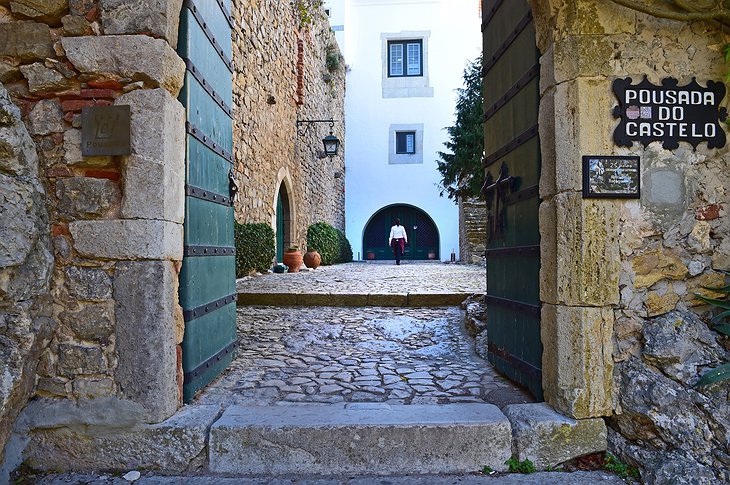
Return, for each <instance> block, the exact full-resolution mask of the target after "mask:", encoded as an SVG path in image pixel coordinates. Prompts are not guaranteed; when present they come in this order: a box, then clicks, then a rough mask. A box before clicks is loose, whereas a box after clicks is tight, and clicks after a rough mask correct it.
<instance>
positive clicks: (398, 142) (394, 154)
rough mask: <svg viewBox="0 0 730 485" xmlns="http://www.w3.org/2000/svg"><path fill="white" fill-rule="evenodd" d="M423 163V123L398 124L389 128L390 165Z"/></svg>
mask: <svg viewBox="0 0 730 485" xmlns="http://www.w3.org/2000/svg"><path fill="white" fill-rule="evenodd" d="M414 163H423V123H398V124H392V125H390V127H389V128H388V164H389V165H400V164H414Z"/></svg>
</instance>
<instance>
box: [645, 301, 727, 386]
mask: <svg viewBox="0 0 730 485" xmlns="http://www.w3.org/2000/svg"><path fill="white" fill-rule="evenodd" d="M644 340H645V344H644V359H645V360H646V362H648V363H650V364H652V365H653V366H654V367H656V368H658V369H661V370H662V372H664V374H666V375H667V376H669V377H671V378H673V379H674V380H676V381H679V382H684V383H686V384H693V383H694V381H695V380H696V379H697V378H698V373H699V372H698V371H699V370H700V369H705V368H711V367H714V366H716V365H719V364H721V363H722V361H723V357H724V356H725V355H726V351H725V350H724V349H723V348H722V347H721V346H720V345H719V344H718V343H717V338H716V336H715V334H714V332H713V331H712V330H710V328H709V327H708V326H707V324H706V323H705V322H703V321H702V320H701V319H700V318H699V317H698V316H697V315H695V314H694V313H692V312H672V313H669V314H667V315H665V316H662V317H660V318H655V319H653V320H651V321H649V322H647V324H646V325H645V326H644Z"/></svg>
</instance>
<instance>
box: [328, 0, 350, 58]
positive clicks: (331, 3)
mask: <svg viewBox="0 0 730 485" xmlns="http://www.w3.org/2000/svg"><path fill="white" fill-rule="evenodd" d="M346 3H347V0H325V1H324V2H322V6H323V7H324V8H325V9H328V10H329V11H330V17H329V18H330V27H332V30H333V31H334V32H335V38H336V39H337V45H339V46H340V52H343V53H344V52H345V29H344V27H345V24H346V22H347V20H346V10H345V4H346Z"/></svg>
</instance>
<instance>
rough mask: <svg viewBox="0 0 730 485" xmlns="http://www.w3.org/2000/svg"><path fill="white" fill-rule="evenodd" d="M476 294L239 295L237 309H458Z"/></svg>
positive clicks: (251, 293) (274, 293) (250, 293)
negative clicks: (276, 307) (336, 307)
mask: <svg viewBox="0 0 730 485" xmlns="http://www.w3.org/2000/svg"><path fill="white" fill-rule="evenodd" d="M473 294H474V293H463V292H462V293H285V292H268V293H258V292H239V293H238V301H237V305H238V306H247V305H263V306H338V307H362V306H385V307H433V306H458V305H460V304H461V302H463V301H464V300H466V299H467V298H469V297H470V296H472V295H473Z"/></svg>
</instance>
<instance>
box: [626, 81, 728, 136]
mask: <svg viewBox="0 0 730 485" xmlns="http://www.w3.org/2000/svg"><path fill="white" fill-rule="evenodd" d="M631 82H632V81H631V78H630V77H627V78H625V79H616V80H615V81H614V82H613V92H614V94H615V95H616V97H617V98H618V106H616V107H615V108H614V110H613V115H614V117H616V118H619V119H620V120H621V121H620V122H619V125H618V126H617V127H616V129H615V130H614V132H613V139H614V142H615V143H616V145H618V146H624V147H630V146H632V145H633V142H635V141H638V142H641V143H642V144H643V145H644V146H645V147H646V146H647V145H648V144H649V143H651V142H653V141H661V142H662V146H663V147H664V148H665V149H667V150H673V149H675V148H679V142H680V141H684V142H687V143H689V144H690V145H692V147H693V148H695V149H696V148H697V145H699V144H700V143H702V142H704V141H706V142H707V148H721V147H723V146H725V143H726V135H725V131H724V130H723V128H722V126H721V125H720V121H725V120H726V119H727V115H728V113H727V109H726V108H720V102H721V101H722V99H723V98H724V97H725V84H724V83H722V82H716V81H707V87H702V86H700V85H699V84H698V83H697V80H695V79H694V78H693V79H692V82H690V83H689V84H687V85H685V86H679V81H677V80H676V79H674V78H666V79H662V84H661V86H657V85H655V84H652V83H651V82H649V80H648V79H647V78H646V76H644V80H643V81H641V82H640V83H638V84H636V85H633V84H631Z"/></svg>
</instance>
